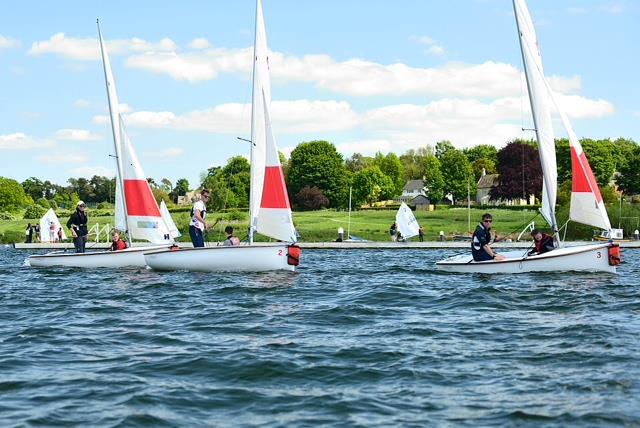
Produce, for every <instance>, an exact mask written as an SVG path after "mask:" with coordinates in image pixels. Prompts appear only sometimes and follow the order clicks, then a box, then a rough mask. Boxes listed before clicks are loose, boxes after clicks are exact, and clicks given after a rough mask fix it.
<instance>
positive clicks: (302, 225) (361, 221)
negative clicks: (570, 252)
mask: <svg viewBox="0 0 640 428" xmlns="http://www.w3.org/2000/svg"><path fill="white" fill-rule="evenodd" d="M487 211H488V212H491V214H492V215H493V218H494V223H493V229H494V231H496V232H497V233H498V235H499V236H502V237H511V238H512V239H513V238H515V237H517V235H518V234H519V233H520V231H521V230H522V229H523V228H524V227H525V225H526V224H528V223H529V222H530V221H531V220H532V219H534V220H535V222H536V225H538V226H539V227H540V228H542V229H548V227H547V226H546V223H545V222H544V220H543V219H542V217H541V216H540V215H537V216H536V214H537V210H536V209H533V208H532V209H528V210H511V209H498V208H494V209H487V208H486V207H485V208H472V209H471V222H470V228H469V223H468V212H467V209H466V208H449V207H438V209H436V210H435V211H429V212H428V211H416V212H414V214H415V216H416V218H417V220H418V222H419V223H420V225H422V226H423V228H424V234H425V239H426V240H428V241H435V240H437V239H438V234H439V232H440V231H443V232H444V233H445V236H446V238H447V240H449V239H452V237H453V235H454V234H459V235H464V234H466V233H468V232H469V231H470V229H471V230H472V229H474V228H475V226H476V224H477V223H478V221H479V220H480V217H481V216H482V214H483V213H485V212H487ZM618 211H619V210H618V209H617V207H610V208H609V213H610V215H611V223H612V224H613V226H614V227H617V225H618ZM395 214H396V212H395V211H391V210H389V211H386V210H380V211H354V212H352V213H351V222H350V223H349V213H348V212H347V211H335V210H321V211H307V212H294V213H293V220H294V223H295V225H296V229H297V230H298V233H299V234H300V240H301V241H304V242H323V241H325V242H326V241H333V240H335V239H336V237H337V234H338V228H339V227H342V228H343V229H344V232H345V235H346V233H347V230H349V233H350V234H351V235H355V236H358V237H360V238H363V239H367V240H371V241H386V240H388V239H389V226H390V225H391V223H392V222H393V221H394V220H395ZM639 215H640V207H637V206H634V205H630V206H627V207H626V208H624V209H623V211H622V217H623V225H622V226H623V227H624V228H625V233H627V234H629V233H632V232H633V230H634V229H635V227H637V226H636V225H637V221H638V220H637V219H638V216H639ZM172 216H173V219H174V221H175V222H176V225H177V226H178V228H179V229H180V231H181V232H182V233H183V236H182V237H181V238H180V239H179V240H181V241H189V236H188V224H189V212H186V211H182V212H174V213H172ZM248 217H249V216H248V214H247V213H246V212H240V213H237V212H236V213H216V212H211V213H208V220H209V223H210V224H214V223H215V226H214V227H213V228H212V230H211V231H210V232H209V233H207V237H206V238H207V240H209V241H220V240H223V239H224V233H223V230H224V227H225V226H227V225H231V226H233V227H234V229H235V231H236V234H237V235H238V236H239V237H241V238H244V237H245V236H246V230H247V226H248ZM567 218H568V209H564V208H562V207H561V208H559V209H558V222H559V224H561V225H562V224H564V222H565V221H566V219H567ZM625 218H626V219H627V220H624V219H625ZM216 220H217V222H216ZM65 221H66V218H61V222H62V223H64V222H65ZM625 221H626V222H627V223H629V224H626V223H625ZM28 222H31V223H32V224H34V223H36V220H0V240H1V241H2V242H3V243H12V242H23V241H24V229H25V228H26V225H27V223H28ZM96 223H99V224H100V226H101V227H102V226H104V225H106V224H113V217H111V216H101V217H96V216H92V215H91V210H89V226H90V227H91V226H93V225H94V224H96ZM349 224H350V225H349ZM593 229H594V228H592V227H590V226H584V225H578V224H575V223H570V224H569V227H568V229H567V235H566V238H567V239H590V238H591V236H592V233H593ZM257 239H258V240H266V238H264V237H258V238H257ZM414 239H416V238H414Z"/></svg>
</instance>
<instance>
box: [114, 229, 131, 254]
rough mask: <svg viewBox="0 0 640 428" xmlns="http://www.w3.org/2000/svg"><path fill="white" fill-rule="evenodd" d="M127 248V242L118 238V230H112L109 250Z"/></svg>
mask: <svg viewBox="0 0 640 428" xmlns="http://www.w3.org/2000/svg"><path fill="white" fill-rule="evenodd" d="M125 248H127V244H126V243H125V242H124V241H123V240H122V239H120V232H118V231H117V230H114V231H113V232H111V251H120V250H124V249H125Z"/></svg>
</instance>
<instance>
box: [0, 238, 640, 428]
mask: <svg viewBox="0 0 640 428" xmlns="http://www.w3.org/2000/svg"><path fill="white" fill-rule="evenodd" d="M454 253H455V252H454V251H440V250H396V251H394V250H379V251H375V250H348V251H347V250H342V251H340V250H316V251H311V250H307V251H305V252H304V253H303V266H302V267H301V268H300V269H299V271H298V272H297V273H294V274H292V273H266V274H202V273H189V272H176V273H156V272H153V271H148V270H135V269H134V270H121V271H115V270H108V269H103V270H94V271H87V270H76V269H63V268H60V269H33V268H28V267H23V266H22V262H23V260H24V258H25V257H26V256H27V255H28V253H26V252H20V251H17V250H13V249H11V248H4V249H0V426H3V427H4V426H35V425H54V426H63V425H64V426H83V427H84V426H101V427H103V426H189V427H193V426H287V427H288V426H304V425H332V426H367V427H370V426H459V425H468V426H541V425H543V426H559V427H566V426H597V427H602V426H617V425H627V426H638V425H640V398H639V397H640V339H639V337H640V285H639V284H638V283H639V282H640V281H639V278H640V250H626V251H624V250H623V258H624V260H625V262H626V263H625V264H623V265H622V266H621V269H620V270H619V272H620V273H619V274H617V275H606V274H577V273H572V274H567V273H563V274H542V275H540V274H524V275H512V276H497V275H496V276H483V275H456V274H440V273H437V272H436V271H435V269H434V266H433V263H434V262H435V261H436V260H439V259H441V258H443V257H445V256H449V255H452V254H454Z"/></svg>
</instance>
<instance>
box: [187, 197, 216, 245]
mask: <svg viewBox="0 0 640 428" xmlns="http://www.w3.org/2000/svg"><path fill="white" fill-rule="evenodd" d="M210 196H211V195H210V194H209V191H208V190H207V189H202V192H200V199H199V200H197V201H196V202H195V203H194V204H193V208H191V222H190V223H189V236H190V237H191V242H192V243H193V246H194V247H204V232H205V231H206V230H207V229H209V226H208V225H207V222H206V221H205V220H204V218H205V217H206V215H207V202H209V197H210Z"/></svg>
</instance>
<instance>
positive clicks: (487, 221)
mask: <svg viewBox="0 0 640 428" xmlns="http://www.w3.org/2000/svg"><path fill="white" fill-rule="evenodd" d="M482 221H484V222H485V223H492V222H493V220H482Z"/></svg>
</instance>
